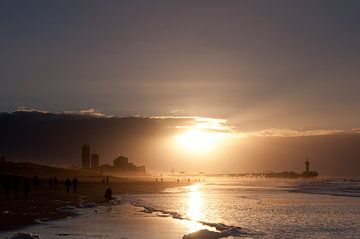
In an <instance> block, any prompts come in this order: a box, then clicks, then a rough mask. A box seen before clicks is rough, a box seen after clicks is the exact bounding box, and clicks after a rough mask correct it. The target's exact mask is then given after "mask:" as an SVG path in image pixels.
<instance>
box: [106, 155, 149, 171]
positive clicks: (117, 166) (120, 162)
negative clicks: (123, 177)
mask: <svg viewBox="0 0 360 239" xmlns="http://www.w3.org/2000/svg"><path fill="white" fill-rule="evenodd" d="M113 165H114V167H113V168H114V170H117V171H126V172H131V173H145V166H136V165H134V164H133V163H130V162H129V159H128V158H127V157H124V156H121V155H119V156H118V157H117V158H116V159H114V161H113Z"/></svg>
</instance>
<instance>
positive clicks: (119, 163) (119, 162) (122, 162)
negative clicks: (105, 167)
mask: <svg viewBox="0 0 360 239" xmlns="http://www.w3.org/2000/svg"><path fill="white" fill-rule="evenodd" d="M113 164H114V168H124V169H126V168H127V167H128V165H129V159H128V158H127V157H124V156H121V155H119V156H118V157H117V158H116V159H114V161H113Z"/></svg>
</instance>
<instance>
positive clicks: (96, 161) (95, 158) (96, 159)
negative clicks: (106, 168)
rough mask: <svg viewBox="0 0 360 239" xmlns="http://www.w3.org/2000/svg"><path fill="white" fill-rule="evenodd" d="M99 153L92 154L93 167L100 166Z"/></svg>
mask: <svg viewBox="0 0 360 239" xmlns="http://www.w3.org/2000/svg"><path fill="white" fill-rule="evenodd" d="M99 162H100V159H99V154H92V155H91V168H98V167H99V164H100V163H99Z"/></svg>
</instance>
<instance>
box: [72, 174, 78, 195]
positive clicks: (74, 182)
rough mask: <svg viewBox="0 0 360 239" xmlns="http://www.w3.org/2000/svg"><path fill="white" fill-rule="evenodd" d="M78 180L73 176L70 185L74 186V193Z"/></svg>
mask: <svg viewBox="0 0 360 239" xmlns="http://www.w3.org/2000/svg"><path fill="white" fill-rule="evenodd" d="M78 182H79V181H78V180H77V178H76V177H75V178H74V179H73V181H72V185H73V186H74V193H76V191H77V185H78Z"/></svg>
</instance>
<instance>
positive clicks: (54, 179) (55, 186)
mask: <svg viewBox="0 0 360 239" xmlns="http://www.w3.org/2000/svg"><path fill="white" fill-rule="evenodd" d="M53 183H54V188H55V189H57V184H58V179H57V177H56V176H54V178H53Z"/></svg>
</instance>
